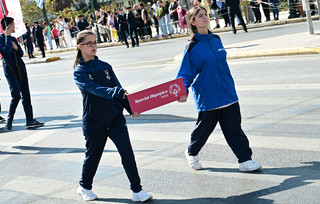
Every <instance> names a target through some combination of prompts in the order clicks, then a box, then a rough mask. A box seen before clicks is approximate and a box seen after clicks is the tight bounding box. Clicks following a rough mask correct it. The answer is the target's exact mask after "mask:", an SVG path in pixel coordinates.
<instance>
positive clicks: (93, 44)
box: [80, 41, 98, 47]
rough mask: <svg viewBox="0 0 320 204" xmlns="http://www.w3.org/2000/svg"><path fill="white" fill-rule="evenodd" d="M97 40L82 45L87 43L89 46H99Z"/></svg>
mask: <svg viewBox="0 0 320 204" xmlns="http://www.w3.org/2000/svg"><path fill="white" fill-rule="evenodd" d="M97 44H98V43H97V41H94V42H91V41H89V42H86V43H80V45H87V46H88V47H93V46H97Z"/></svg>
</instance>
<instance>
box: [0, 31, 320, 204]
mask: <svg viewBox="0 0 320 204" xmlns="http://www.w3.org/2000/svg"><path fill="white" fill-rule="evenodd" d="M262 33H263V32H261V35H262ZM249 34H250V32H249ZM255 34H257V33H255ZM223 35H224V39H227V38H228V35H229V34H223ZM239 36H240V37H238V38H239V39H240V40H241V35H239ZM239 39H238V40H239ZM185 44H186V38H182V39H173V40H165V41H158V42H152V43H143V44H141V46H140V47H139V48H129V49H127V48H125V47H117V48H116V47H114V48H105V49H101V50H99V52H98V56H99V57H100V58H101V59H102V60H106V61H108V62H110V64H112V65H113V67H114V70H115V72H116V74H117V76H118V78H119V80H120V82H121V83H122V85H123V86H124V87H125V88H126V89H127V90H128V91H129V92H131V93H132V92H135V91H138V90H142V89H144V88H148V87H150V86H153V85H156V84H159V83H162V82H165V81H168V80H171V79H173V78H174V77H175V73H176V72H177V69H178V66H179V65H178V64H175V63H173V62H172V59H173V57H174V56H175V55H177V54H180V53H181V52H182V51H183V48H184V45H185ZM226 44H227V45H228V43H226ZM71 55H73V54H70V53H65V54H64V55H63V56H62V57H63V59H62V60H60V61H56V62H51V63H47V64H35V65H28V74H29V83H30V89H31V93H32V103H33V107H34V115H35V117H36V118H37V119H39V120H40V121H44V122H46V125H45V126H44V127H43V128H40V129H38V130H31V131H30V130H26V129H25V121H24V113H23V110H22V106H21V104H20V105H19V107H18V109H17V113H16V117H15V120H14V123H13V130H12V131H10V132H8V131H6V130H5V129H4V125H3V124H0V133H1V134H0V166H1V168H0V203H68V204H69V203H83V201H82V200H81V198H80V196H78V195H77V194H76V192H75V190H76V188H77V182H78V180H79V177H80V173H81V165H82V160H83V157H84V151H85V148H84V138H83V136H82V132H81V114H82V101H81V95H80V93H79V91H78V89H77V87H76V86H75V84H74V82H73V78H72V64H73V57H71ZM229 65H230V69H231V72H232V74H233V76H234V79H235V83H236V88H237V91H238V95H239V98H240V105H241V111H242V117H243V122H242V125H243V129H244V131H245V132H246V134H247V135H248V138H249V140H250V144H251V147H252V149H253V153H254V154H253V158H254V159H255V160H257V161H258V162H260V163H261V164H262V165H263V169H262V170H261V171H259V172H255V173H240V172H239V171H238V164H237V160H236V158H235V156H234V155H233V154H232V152H231V150H230V148H229V147H228V146H227V144H226V142H225V140H224V138H223V135H222V133H221V130H220V128H219V126H218V127H217V129H216V130H215V131H214V133H213V134H212V135H211V137H210V138H209V140H208V142H207V144H206V146H205V147H204V148H203V150H202V151H201V153H200V154H199V157H200V160H201V162H202V165H203V167H204V169H203V170H201V171H194V170H192V169H190V168H189V166H188V164H187V162H186V160H185V158H184V155H183V152H184V150H185V149H186V147H187V144H188V141H189V134H190V132H191V131H192V129H193V126H194V123H195V120H196V118H197V112H196V109H195V105H194V102H193V99H192V96H191V95H190V96H189V98H188V101H187V102H186V103H184V104H179V103H177V102H174V103H171V104H168V105H166V106H163V107H160V108H157V109H154V110H151V111H149V112H146V113H145V114H142V116H141V117H139V118H135V119H132V118H130V117H128V116H126V117H127V122H128V128H129V132H130V135H131V140H132V145H133V148H134V151H135V155H136V160H137V164H138V167H139V172H140V176H141V178H142V185H143V187H144V189H145V190H146V191H148V192H150V193H152V194H153V196H154V200H153V201H152V202H150V203H318V202H319V198H320V196H319V191H320V176H319V175H320V174H319V171H320V156H319V146H320V134H319V133H320V125H319V124H320V122H319V121H320V120H319V119H320V105H319V104H320V91H319V89H320V82H319V79H320V72H319V56H318V55H306V56H290V57H272V58H271V57H270V58H251V59H242V60H230V61H229ZM0 76H1V78H3V73H2V70H1V74H0ZM0 100H1V103H2V107H3V112H2V113H1V115H2V116H5V115H6V114H7V112H6V107H8V105H9V102H10V97H9V92H8V87H7V84H6V81H5V80H4V79H3V80H2V81H0ZM93 190H94V192H95V193H97V194H98V196H99V198H100V199H99V200H98V201H95V202H93V203H99V202H102V203H131V200H130V198H131V197H130V196H131V193H130V190H129V184H128V180H127V178H126V176H125V173H124V171H123V168H122V166H121V162H120V158H119V156H118V153H117V152H116V149H115V147H114V145H113V144H112V142H111V141H108V143H107V145H106V148H105V153H104V156H103V158H102V161H101V164H100V167H99V169H98V172H97V175H96V177H95V181H94V188H93Z"/></svg>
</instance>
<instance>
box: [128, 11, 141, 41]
mask: <svg viewBox="0 0 320 204" xmlns="http://www.w3.org/2000/svg"><path fill="white" fill-rule="evenodd" d="M126 17H127V22H128V25H129V35H130V39H131V45H132V47H135V46H138V47H139V38H138V31H137V21H136V17H135V16H134V14H133V13H132V8H131V6H129V7H127V16H126ZM133 36H134V37H135V39H136V40H134V38H133Z"/></svg>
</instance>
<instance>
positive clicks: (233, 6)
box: [226, 0, 248, 34]
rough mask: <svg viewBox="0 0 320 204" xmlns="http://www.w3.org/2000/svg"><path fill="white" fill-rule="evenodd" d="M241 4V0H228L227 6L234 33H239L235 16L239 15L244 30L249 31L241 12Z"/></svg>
mask: <svg viewBox="0 0 320 204" xmlns="http://www.w3.org/2000/svg"><path fill="white" fill-rule="evenodd" d="M239 4H240V1H239V0H226V6H227V7H228V14H229V20H230V24H231V26H232V31H233V33H234V34H236V33H237V30H236V26H235V24H234V17H235V16H237V17H238V18H239V20H240V23H241V25H242V27H243V30H244V31H245V32H248V31H247V26H246V24H245V23H244V20H243V18H242V14H241V10H240V7H239Z"/></svg>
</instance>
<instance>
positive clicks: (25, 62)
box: [0, 57, 61, 67]
mask: <svg viewBox="0 0 320 204" xmlns="http://www.w3.org/2000/svg"><path fill="white" fill-rule="evenodd" d="M57 60H61V58H60V57H50V58H47V59H46V58H43V59H33V60H23V61H24V64H40V63H48V62H53V61H57ZM0 67H3V64H2V63H0Z"/></svg>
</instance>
